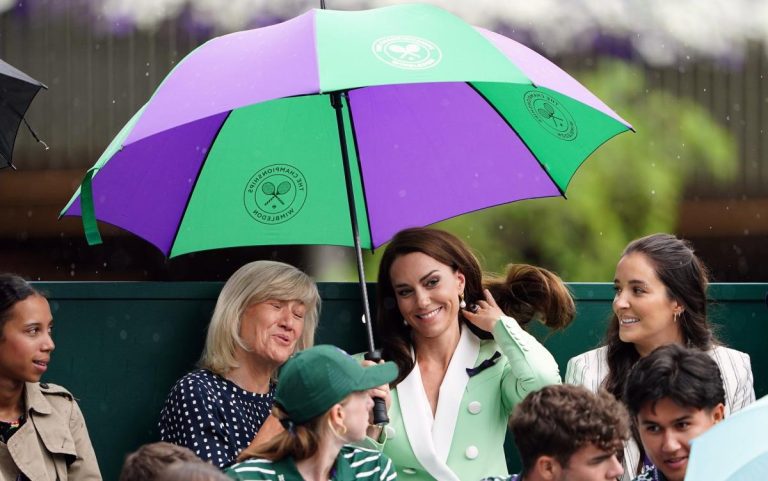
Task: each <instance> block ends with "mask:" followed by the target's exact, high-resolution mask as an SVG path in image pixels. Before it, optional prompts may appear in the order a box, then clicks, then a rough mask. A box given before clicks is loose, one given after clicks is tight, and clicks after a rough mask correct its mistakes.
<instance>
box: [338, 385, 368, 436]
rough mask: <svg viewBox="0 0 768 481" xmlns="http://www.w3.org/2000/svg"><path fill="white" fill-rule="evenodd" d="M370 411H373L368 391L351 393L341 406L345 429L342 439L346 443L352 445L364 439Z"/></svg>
mask: <svg viewBox="0 0 768 481" xmlns="http://www.w3.org/2000/svg"><path fill="white" fill-rule="evenodd" d="M371 409H373V399H371V396H370V394H368V391H358V392H353V393H352V394H350V395H349V397H348V398H347V400H346V401H345V402H344V404H342V406H341V410H342V413H343V414H344V418H343V422H344V426H346V427H347V432H346V434H345V435H344V438H345V440H346V441H347V442H350V443H353V442H358V441H362V440H363V439H365V433H366V431H367V429H368V423H369V420H370V413H371Z"/></svg>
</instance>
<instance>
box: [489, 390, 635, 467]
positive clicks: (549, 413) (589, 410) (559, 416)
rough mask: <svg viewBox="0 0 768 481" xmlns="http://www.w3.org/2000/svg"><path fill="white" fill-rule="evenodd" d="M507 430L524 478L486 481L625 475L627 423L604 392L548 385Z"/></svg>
mask: <svg viewBox="0 0 768 481" xmlns="http://www.w3.org/2000/svg"><path fill="white" fill-rule="evenodd" d="M509 425H510V428H511V429H512V432H513V433H514V435H515V444H516V445H517V450H518V451H519V452H520V458H521V460H522V463H523V470H522V473H520V474H513V475H511V476H509V477H507V478H487V479H486V480H484V481H502V480H505V481H605V480H615V479H616V478H618V477H619V476H621V475H622V474H623V472H624V469H623V468H622V467H621V462H620V461H619V459H618V458H617V454H618V453H620V452H621V450H622V449H623V447H624V441H626V439H627V437H628V436H629V418H628V416H627V412H626V409H625V408H624V406H623V405H622V404H621V403H620V402H618V401H616V399H615V398H614V397H613V396H612V395H611V394H609V393H608V392H606V391H602V390H601V391H600V392H599V393H598V394H594V393H592V392H591V391H589V390H588V389H586V388H585V387H583V386H574V385H569V384H565V385H552V386H547V387H545V388H542V389H540V390H539V391H536V392H533V393H531V394H529V395H528V397H526V398H525V399H524V400H523V402H521V403H520V404H518V405H517V407H516V408H515V411H514V413H513V414H512V418H511V420H510V423H509Z"/></svg>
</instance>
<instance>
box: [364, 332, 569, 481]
mask: <svg viewBox="0 0 768 481" xmlns="http://www.w3.org/2000/svg"><path fill="white" fill-rule="evenodd" d="M492 334H493V339H489V340H481V339H480V338H478V337H477V336H475V335H474V334H473V333H472V332H471V331H470V330H469V329H466V328H464V329H462V333H461V339H460V341H459V344H458V346H457V348H456V352H455V353H454V355H453V358H452V359H451V362H450V364H449V366H448V371H447V372H446V375H445V379H444V380H443V383H442V385H441V386H440V394H439V398H438V404H437V410H436V413H435V416H434V419H433V416H432V410H431V408H430V406H429V402H428V401H427V398H426V394H425V392H424V388H423V385H422V382H421V374H420V373H419V369H418V365H417V366H416V367H414V369H413V371H411V373H410V374H409V375H408V376H407V377H406V378H405V379H404V380H403V381H402V382H401V383H400V384H398V385H397V387H396V388H395V389H393V390H392V404H391V406H390V410H389V418H390V423H389V425H388V426H387V427H386V428H385V429H384V432H383V435H382V438H381V441H382V442H381V443H380V444H379V445H378V447H379V448H380V449H383V452H384V453H385V454H386V455H387V456H389V457H390V458H391V459H392V461H393V462H394V463H395V465H396V466H397V472H398V475H399V478H400V479H401V480H413V481H417V480H418V481H427V480H439V481H475V480H479V479H482V478H484V477H488V476H500V475H505V474H506V473H507V465H506V460H505V457H504V446H503V445H504V437H505V436H506V432H507V422H508V419H509V415H510V413H511V412H512V409H513V408H514V407H515V405H516V404H517V403H518V402H520V401H521V400H522V399H523V398H525V396H526V395H527V394H528V393H530V392H532V391H535V390H537V389H540V388H542V387H544V386H546V385H549V384H559V383H560V374H559V371H558V367H557V363H556V362H555V359H554V358H553V357H552V355H551V354H550V353H549V351H547V349H546V348H545V347H544V346H542V345H541V344H540V343H539V342H538V341H537V340H536V339H535V338H534V337H533V336H531V335H530V334H528V333H527V332H525V331H524V330H523V329H522V328H521V327H520V326H519V325H518V324H517V321H515V320H514V319H512V318H511V317H502V318H501V319H500V320H499V322H498V323H497V324H496V327H495V328H494V330H493V333H492ZM496 352H499V353H500V356H498V357H497V358H496V360H495V362H494V361H488V362H486V365H490V367H487V368H485V369H483V370H481V371H480V372H478V373H476V374H474V375H472V376H469V374H468V373H467V368H476V367H477V366H480V365H481V364H482V363H483V361H486V360H490V359H492V358H493V357H494V354H495V353H496Z"/></svg>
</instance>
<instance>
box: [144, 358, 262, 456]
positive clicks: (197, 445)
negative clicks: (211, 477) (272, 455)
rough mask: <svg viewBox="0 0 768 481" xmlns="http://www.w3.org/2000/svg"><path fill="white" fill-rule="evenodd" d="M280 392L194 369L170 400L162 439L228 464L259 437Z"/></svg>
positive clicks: (163, 417)
mask: <svg viewBox="0 0 768 481" xmlns="http://www.w3.org/2000/svg"><path fill="white" fill-rule="evenodd" d="M274 393H275V386H274V385H271V386H270V389H269V392H268V393H266V394H258V393H253V392H250V391H246V390H245V389H242V388H241V387H239V386H238V385H236V384H235V383H233V382H232V381H229V380H227V379H224V378H223V377H221V376H219V375H218V374H214V373H213V372H211V371H208V370H205V369H198V370H195V371H192V372H190V373H189V374H187V375H185V376H184V377H182V378H181V379H179V380H178V381H177V382H176V384H175V385H174V386H173V388H172V389H171V392H170V393H169V394H168V398H167V399H166V400H165V405H164V406H163V409H162V411H161V412H160V421H159V422H158V427H159V428H160V439H161V440H163V441H167V442H169V443H174V444H178V445H180V446H185V447H187V448H189V449H191V450H192V451H194V452H195V454H197V455H198V456H200V458H202V459H203V460H205V461H209V462H211V463H213V464H214V465H215V466H218V467H220V468H221V467H224V466H227V465H229V464H231V463H232V462H233V461H234V460H235V458H236V457H237V455H238V453H240V451H242V450H243V449H245V448H246V447H248V445H249V444H250V443H251V441H253V438H254V437H255V436H256V432H258V430H259V428H260V427H261V425H262V424H263V423H264V420H265V419H266V418H267V416H269V412H270V409H272V400H273V398H274Z"/></svg>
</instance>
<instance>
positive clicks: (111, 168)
mask: <svg viewBox="0 0 768 481" xmlns="http://www.w3.org/2000/svg"><path fill="white" fill-rule="evenodd" d="M227 115H228V113H224V114H219V115H215V116H213V117H208V118H206V119H202V120H198V121H196V122H191V123H188V124H185V125H182V126H180V127H177V128H175V129H171V130H167V131H165V132H161V133H160V134H157V135H153V136H151V137H148V138H146V139H143V140H141V141H139V142H134V143H133V144H130V145H126V146H125V147H123V148H122V150H120V151H119V152H117V153H116V154H115V155H113V156H112V158H111V159H110V160H109V162H107V164H106V165H105V166H104V167H102V168H101V170H99V172H98V174H97V175H95V176H94V177H93V196H94V199H93V203H94V210H95V212H96V218H97V219H99V220H100V221H103V222H108V223H110V224H113V225H116V226H119V227H121V228H123V229H125V230H127V231H129V232H132V233H134V234H136V235H137V236H139V237H141V238H143V239H145V240H147V241H148V242H150V243H151V244H153V245H154V246H155V247H157V248H158V249H160V250H161V251H162V252H163V253H165V255H169V254H170V252H171V245H172V243H173V240H174V238H175V236H176V229H177V228H178V226H179V223H180V222H181V217H182V216H183V215H184V210H185V209H186V206H187V200H188V199H189V195H190V192H191V190H192V188H193V186H194V183H195V181H196V180H197V174H198V172H199V170H200V165H201V164H202V162H203V161H204V160H205V156H206V154H207V152H208V149H209V148H210V146H211V144H212V142H213V140H214V138H215V136H216V134H217V133H218V132H219V128H220V127H221V124H222V122H224V120H225V119H226V118H227ZM66 215H81V208H80V197H78V198H77V199H76V200H75V201H74V202H73V203H72V205H71V206H70V208H69V209H68V210H67V212H66Z"/></svg>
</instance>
